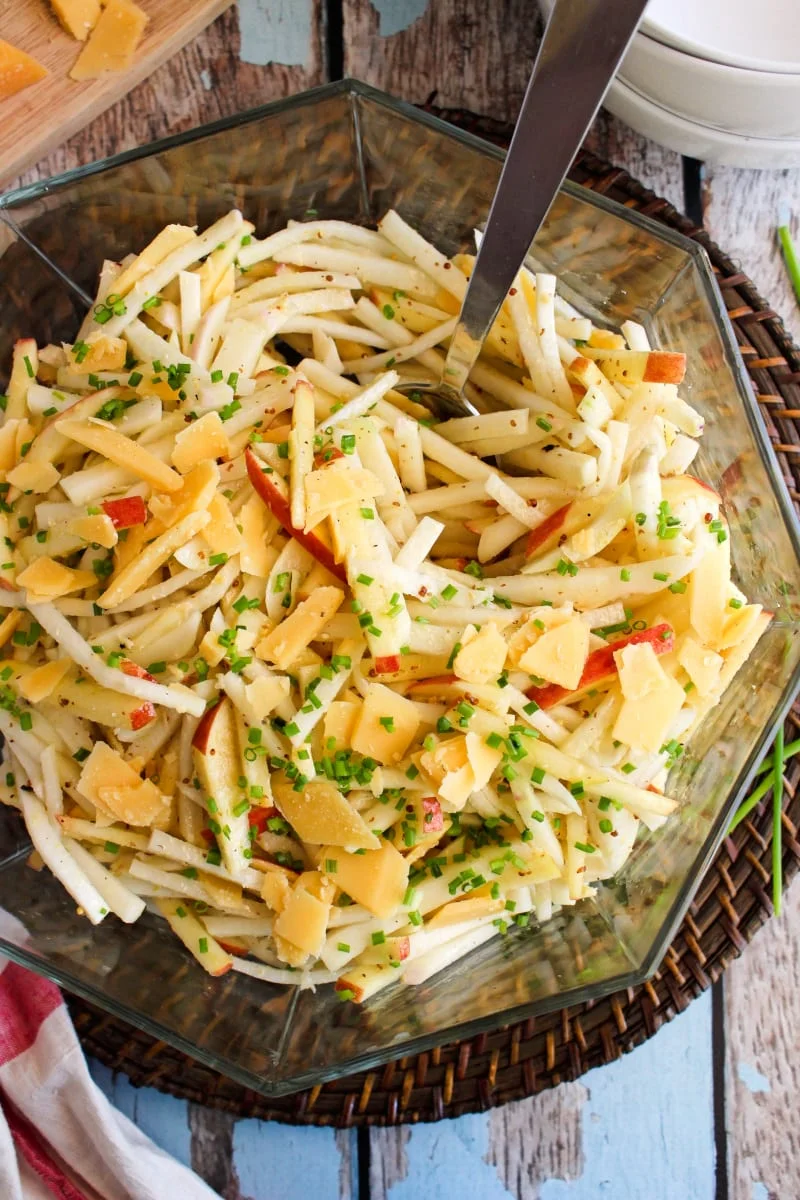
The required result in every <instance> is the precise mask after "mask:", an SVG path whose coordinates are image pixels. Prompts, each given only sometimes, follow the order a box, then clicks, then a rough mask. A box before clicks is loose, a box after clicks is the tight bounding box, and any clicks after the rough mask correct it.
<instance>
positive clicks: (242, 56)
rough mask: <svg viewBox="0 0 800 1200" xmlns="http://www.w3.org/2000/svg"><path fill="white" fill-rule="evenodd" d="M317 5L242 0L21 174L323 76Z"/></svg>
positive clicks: (98, 154) (42, 173) (59, 166)
mask: <svg viewBox="0 0 800 1200" xmlns="http://www.w3.org/2000/svg"><path fill="white" fill-rule="evenodd" d="M239 9H241V14H240V12H239ZM322 12H323V0H302V3H300V4H298V5H297V6H295V4H294V3H292V4H291V5H290V4H289V0H285V2H281V0H243V3H242V4H241V5H240V6H234V7H233V8H230V9H229V10H228V11H227V12H226V13H223V15H222V16H221V17H219V19H218V20H216V21H215V22H214V24H213V25H210V26H209V28H208V29H207V30H206V31H205V32H204V33H203V34H202V35H201V36H200V37H198V38H195V40H194V41H193V42H191V43H190V44H189V45H188V46H186V47H185V48H184V49H183V50H182V51H181V52H180V53H179V54H176V55H175V57H174V58H173V59H171V60H170V62H168V63H166V64H165V65H164V66H163V67H161V68H159V70H158V71H156V72H155V73H154V74H153V75H151V76H150V78H149V79H146V80H145V81H144V83H141V84H139V86H138V87H137V88H135V89H134V90H133V91H132V92H130V93H129V95H128V96H126V97H125V99H124V100H121V101H119V103H117V104H115V105H113V106H112V107H111V108H109V109H108V110H107V112H105V113H103V115H102V116H100V117H98V118H97V120H95V121H92V123H91V124H90V125H87V127H86V128H85V129H83V130H82V131H81V132H80V133H78V134H76V135H75V136H74V137H72V138H70V139H69V141H68V142H66V143H65V144H64V145H63V146H60V147H59V148H58V149H57V150H54V151H53V152H52V154H49V155H48V156H47V158H45V159H42V160H41V162H39V163H37V164H36V166H35V167H33V168H31V170H30V171H28V172H27V173H26V175H25V176H23V179H22V180H21V182H26V183H27V182H31V181H32V180H34V179H41V178H46V177H47V176H48V175H53V174H56V173H58V172H59V171H64V170H67V169H69V168H71V167H76V166H80V165H82V164H83V163H88V162H92V161H94V160H95V159H98V158H104V157H105V156H106V155H108V154H115V153H117V152H118V151H120V150H127V149H129V148H130V147H131V146H138V145H141V144H142V143H144V142H149V141H152V140H153V139H154V138H160V137H165V136H166V135H167V134H172V133H178V132H180V131H181V130H183V129H191V128H192V127H193V126H195V125H202V124H203V123H204V122H206V121H213V120H216V119H217V118H219V117H225V116H229V115H230V114H231V113H235V112H241V111H243V110H244V109H247V108H252V107H253V106H254V105H257V104H264V103H266V102H267V101H268V100H275V99H278V98H279V97H281V96H288V95H291V94H292V93H294V92H299V91H302V90H303V89H304V88H307V87H312V86H314V85H315V84H318V83H321V82H323V80H324V79H325V70H326V68H325V49H324V37H323V15H322ZM290 16H291V17H292V19H293V22H294V23H293V24H289V23H288V18H289V17H290ZM301 18H302V19H301ZM240 23H241V35H240ZM270 47H271V48H272V49H271V50H270ZM270 54H271V58H267V57H266V56H267V55H270ZM281 56H283V57H281ZM284 59H285V60H288V61H287V62H286V63H284V61H283V60H284Z"/></svg>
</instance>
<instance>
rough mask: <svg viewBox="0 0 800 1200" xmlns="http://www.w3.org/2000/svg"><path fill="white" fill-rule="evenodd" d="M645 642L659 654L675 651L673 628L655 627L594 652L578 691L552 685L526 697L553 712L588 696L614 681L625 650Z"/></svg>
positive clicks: (637, 631)
mask: <svg viewBox="0 0 800 1200" xmlns="http://www.w3.org/2000/svg"><path fill="white" fill-rule="evenodd" d="M642 642H646V643H648V644H649V645H651V646H652V647H653V650H654V652H655V653H656V654H669V652H670V651H671V650H674V649H675V633H674V631H673V629H672V626H671V625H667V624H666V623H665V624H663V625H654V626H653V627H652V629H639V630H636V632H635V633H631V634H629V635H628V636H627V637H623V638H620V639H619V641H616V642H609V644H608V645H607V646H602V647H601V648H600V649H599V650H594V651H592V653H591V654H590V655H589V657H588V658H587V660H586V665H585V666H584V668H583V674H582V675H581V678H580V683H579V684H578V687H577V688H576V689H575V690H574V691H572V692H570V691H569V690H568V689H567V688H563V687H560V686H559V685H558V684H557V683H548V684H545V685H544V686H543V687H531V688H528V690H527V692H526V693H525V694H526V695H527V697H528V699H529V700H535V702H536V703H537V704H538V705H539V708H553V706H554V705H556V704H561V703H563V702H564V701H569V700H571V699H573V698H574V697H575V696H577V695H579V694H580V693H581V692H585V691H586V689H587V688H590V687H594V686H595V684H598V683H602V682H603V681H604V680H606V679H611V678H613V676H614V675H616V674H617V664H616V662H615V661H614V655H615V654H616V653H617V651H618V650H622V649H623V648H624V647H625V646H636V645H639V644H640V643H642Z"/></svg>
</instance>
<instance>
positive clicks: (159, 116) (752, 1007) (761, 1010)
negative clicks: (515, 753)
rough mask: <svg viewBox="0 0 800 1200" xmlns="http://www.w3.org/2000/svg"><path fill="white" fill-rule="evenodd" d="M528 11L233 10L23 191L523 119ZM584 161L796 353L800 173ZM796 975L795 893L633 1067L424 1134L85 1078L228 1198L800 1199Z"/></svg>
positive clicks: (104, 1077) (265, 1)
mask: <svg viewBox="0 0 800 1200" xmlns="http://www.w3.org/2000/svg"><path fill="white" fill-rule="evenodd" d="M535 10H536V6H535V5H534V4H531V3H530V0H493V2H490V3H487V2H486V0H372V2H370V0H240V2H239V4H238V6H235V7H233V8H231V9H230V10H229V11H228V12H227V13H226V14H225V15H224V16H222V17H220V18H219V19H218V20H217V21H216V23H215V24H214V25H212V26H211V27H210V28H209V29H208V30H207V31H206V33H204V34H203V35H201V36H200V37H198V38H197V39H196V40H195V41H194V42H192V43H191V44H190V45H189V46H187V47H186V48H185V49H184V51H183V52H182V53H181V54H180V55H178V56H177V57H176V58H175V59H174V60H173V61H172V62H171V63H169V64H168V65H166V66H164V67H162V68H161V69H160V70H159V71H157V72H156V74H155V75H153V76H151V78H150V79H148V80H147V81H145V82H144V83H142V84H140V85H139V87H138V88H137V89H136V90H135V91H134V92H132V93H131V94H130V95H129V96H128V97H127V99H125V100H124V101H122V102H120V103H119V104H117V105H116V106H115V107H114V108H112V109H111V110H109V111H108V112H107V113H106V114H105V115H104V116H102V117H100V118H98V119H97V120H96V121H95V122H94V123H93V124H92V125H90V126H89V127H88V128H87V129H85V130H84V131H83V132H82V133H80V134H79V135H77V136H76V137H74V138H72V140H71V141H70V142H68V143H67V144H66V145H65V146H63V147H61V148H59V149H58V150H57V151H55V152H54V153H53V154H51V155H50V157H49V158H48V159H47V160H45V161H44V162H42V163H40V164H39V165H38V166H37V167H36V168H35V169H34V170H32V171H30V172H29V173H28V175H27V176H26V178H28V179H33V178H37V177H39V176H42V175H50V174H53V173H54V172H57V171H60V170H63V169H65V168H67V167H72V166H75V165H77V164H79V163H84V162H89V161H91V160H92V159H95V158H98V157H102V156H103V155H105V154H108V153H111V152H114V151H116V150H120V149H123V148H126V147H129V146H134V145H137V144H140V143H143V142H147V141H149V140H151V139H153V138H156V137H161V136H163V135H164V134H166V133H167V132H170V133H172V132H176V131H178V130H180V129H185V128H189V127H191V126H193V125H196V124H199V123H201V122H204V121H208V120H212V119H214V118H216V117H220V116H225V115H228V114H230V113H233V112H236V111H238V110H241V109H245V108H248V107H251V106H253V105H255V104H258V103H262V102H264V101H266V100H269V99H273V98H277V97H279V96H284V95H289V94H291V93H293V92H297V91H300V90H301V89H303V88H306V87H310V86H312V85H314V84H317V83H321V82H323V81H325V80H327V79H335V78H338V77H340V76H341V75H342V74H346V75H352V76H356V77H359V78H361V79H365V80H367V81H368V82H370V83H372V84H375V85H376V86H378V87H381V88H384V89H386V90H387V91H390V92H393V93H395V94H396V95H399V96H402V97H404V98H405V99H408V100H411V101H415V102H421V101H425V100H427V99H429V98H431V97H432V96H433V97H434V98H435V102H436V103H438V104H440V105H442V106H445V107H451V106H452V107H464V108H469V109H472V110H474V111H475V112H480V113H486V114H490V115H492V116H494V117H497V118H500V119H513V117H514V116H515V115H516V111H517V108H518V105H519V102H520V99H521V96H522V90H523V88H524V85H525V81H526V77H527V73H528V70H529V65H530V62H531V60H532V57H533V53H534V50H535V46H536V39H537V21H536V18H535ZM591 145H592V148H593V149H595V150H596V151H597V152H598V153H599V154H602V155H604V156H605V157H607V158H609V159H611V160H612V161H613V162H615V163H618V164H620V165H621V166H624V167H626V168H627V169H628V170H630V171H631V172H632V173H633V174H634V175H636V176H637V177H638V178H639V179H640V180H642V181H643V182H645V183H646V184H648V185H649V186H650V187H652V188H654V189H655V190H656V191H657V192H660V193H661V194H662V195H664V196H667V197H668V198H669V199H670V200H671V201H672V202H673V203H674V204H676V205H677V206H678V207H679V208H682V209H683V210H684V211H687V212H688V213H689V214H690V215H691V216H692V217H693V219H695V220H697V221H700V220H702V222H703V223H704V224H705V226H706V228H707V229H708V231H709V232H710V234H711V236H712V237H714V238H715V239H716V240H717V241H718V242H720V244H721V245H722V246H723V247H724V248H725V249H726V250H727V251H728V252H729V253H731V254H732V256H733V257H735V258H737V259H738V260H739V261H740V262H741V264H742V267H743V269H744V270H745V271H747V272H748V274H749V275H750V276H751V277H752V278H753V279H754V280H755V282H756V284H757V286H758V287H759V289H760V290H761V292H762V294H763V295H766V296H767V297H768V298H769V300H770V302H771V303H772V305H773V306H774V307H775V308H776V309H777V310H778V311H779V312H780V313H782V315H783V316H784V318H785V320H786V322H787V325H788V327H789V328H790V329H791V330H792V331H793V332H794V334H795V336H796V337H798V338H800V312H798V308H797V305H796V302H795V300H794V298H793V296H792V293H791V290H790V288H789V286H788V284H787V282H786V279H785V277H784V273H783V268H782V266H781V263H780V260H779V256H778V252H777V250H776V246H775V237H774V227H775V223H776V222H775V218H776V214H777V211H778V207H779V204H784V205H787V206H788V207H789V208H790V209H792V210H793V213H794V218H795V222H797V218H798V217H800V170H794V171H787V170H783V171H762V172H756V171H744V170H735V169H732V168H727V167H725V168H718V167H714V166H711V165H701V164H698V163H695V162H693V161H690V160H683V159H681V157H680V155H678V154H675V153H673V152H672V151H669V150H665V149H663V148H662V147H660V146H657V145H656V144H654V143H653V142H649V141H647V140H646V139H644V138H642V137H640V136H639V135H638V134H636V133H634V132H633V131H632V130H631V129H629V128H627V127H626V126H624V125H623V124H622V123H621V122H619V121H617V120H615V119H614V118H613V117H611V116H609V115H607V114H602V115H601V116H600V117H599V118H598V120H597V122H596V124H595V127H594V129H593V131H592V135H591ZM795 233H796V234H798V233H800V230H798V228H797V226H796V228H795ZM798 976H800V883H798V884H796V885H795V887H794V889H793V890H792V891H791V892H790V893H789V895H788V897H787V900H786V903H785V906H784V914H783V916H782V917H781V919H780V920H779V921H771V922H769V924H768V925H767V927H766V928H765V929H764V930H763V931H762V932H761V933H760V934H759V935H758V937H757V938H756V940H755V942H754V944H753V945H752V946H751V947H750V948H749V949H748V951H747V952H746V954H745V955H744V957H743V958H742V959H740V960H739V961H738V962H736V963H735V964H734V965H733V966H732V967H731V969H730V970H729V971H728V972H727V973H726V974H725V976H724V979H723V980H722V982H721V983H720V984H719V985H717V987H715V988H714V990H713V992H711V993H706V994H705V995H704V996H703V997H702V998H701V999H699V1000H697V1001H696V1002H695V1003H693V1004H692V1005H691V1006H690V1007H689V1009H688V1010H687V1011H686V1012H685V1013H684V1014H683V1015H682V1016H679V1017H677V1018H676V1020H674V1021H673V1022H672V1023H671V1024H670V1025H668V1026H666V1027H665V1028H663V1029H662V1030H661V1031H660V1032H659V1034H658V1036H657V1037H655V1038H653V1039H651V1040H650V1041H649V1042H647V1043H646V1044H645V1045H643V1046H641V1047H640V1048H639V1049H638V1050H635V1051H634V1052H633V1053H632V1054H630V1055H628V1056H627V1057H625V1058H624V1059H622V1060H621V1061H619V1062H616V1063H614V1064H612V1065H611V1066H607V1067H603V1068H602V1069H599V1070H596V1071H593V1072H591V1073H590V1074H589V1075H586V1076H585V1077H584V1078H583V1079H582V1080H580V1081H579V1082H577V1083H572V1084H565V1085H562V1086H561V1087H559V1088H557V1089H556V1090H554V1091H549V1092H545V1093H543V1094H541V1095H540V1096H538V1097H536V1098H535V1099H533V1100H530V1101H522V1102H519V1103H516V1104H511V1105H508V1106H506V1107H505V1108H500V1109H497V1110H496V1111H494V1112H491V1113H489V1114H485V1115H479V1116H472V1117H463V1118H461V1119H460V1120H457V1121H444V1122H440V1123H439V1124H435V1125H428V1126H416V1127H408V1128H400V1129H392V1130H375V1131H372V1132H367V1131H364V1132H359V1133H355V1132H341V1133H334V1132H333V1131H331V1130H317V1129H293V1128H289V1127H286V1126H281V1125H275V1124H268V1123H262V1122H258V1121H234V1120H233V1119H232V1118H231V1117H229V1116H227V1115H225V1114H222V1113H217V1112H213V1111H211V1110H208V1109H204V1108H202V1107H201V1106H198V1105H195V1104H186V1103H184V1102H182V1101H178V1100H174V1099H172V1098H171V1097H168V1096H163V1095H161V1094H160V1093H158V1092H155V1091H150V1090H136V1089H134V1088H133V1087H132V1086H131V1085H130V1084H129V1083H128V1082H127V1080H125V1079H124V1078H117V1079H112V1078H111V1077H110V1075H109V1073H108V1072H107V1071H106V1070H105V1069H104V1068H102V1067H100V1066H99V1065H97V1064H95V1066H94V1073H95V1078H96V1079H97V1080H98V1082H99V1083H100V1085H101V1086H102V1087H103V1089H104V1090H105V1091H106V1092H107V1093H108V1094H109V1095H110V1096H111V1097H112V1098H113V1100H114V1101H115V1102H116V1103H117V1104H118V1105H119V1107H120V1108H122V1109H123V1111H125V1112H126V1113H127V1114H128V1115H129V1116H130V1117H132V1118H133V1120H134V1121H135V1122H136V1123H137V1124H138V1125H139V1126H140V1127H141V1128H142V1129H143V1130H144V1131H145V1132H146V1133H148V1134H149V1135H150V1136H151V1137H153V1138H154V1139H155V1141H156V1142H158V1143H159V1144H160V1145H162V1146H163V1147H164V1148H165V1149H167V1150H168V1151H170V1152H171V1153H173V1154H175V1155H176V1156H177V1157H178V1158H179V1159H182V1160H183V1161H184V1162H187V1163H191V1164H192V1165H193V1166H194V1168H195V1169H196V1170H197V1171H198V1172H199V1173H200V1174H201V1175H202V1176H203V1177H204V1178H205V1179H206V1180H207V1181H208V1183H209V1184H210V1185H211V1186H212V1187H213V1188H214V1189H216V1191H218V1192H219V1193H220V1195H222V1196H224V1197H225V1198H226V1200H282V1198H283V1197H289V1196H295V1195H304V1196H313V1197H315V1200H335V1198H336V1197H339V1198H340V1200H367V1198H372V1200H384V1198H389V1200H410V1198H412V1197H413V1200H428V1197H436V1198H437V1200H456V1197H458V1198H459V1200H462V1198H463V1197H464V1196H467V1195H469V1196H470V1197H476V1198H480V1200H500V1198H505V1197H516V1198H517V1200H537V1198H540V1200H596V1198H597V1197H602V1196H613V1197H614V1198H615V1200H712V1198H714V1200H725V1198H726V1197H732V1198H733V1200H768V1198H769V1200H774V1198H779V1200H795V1198H796V1197H798V1196H800V1154H798V1134H797V1119H796V1108H795V1102H796V1097H797V1088H798V1077H799V1076H800V1055H799V1054H798V1050H799V1049H800V1047H799V1046H798V1033H797V1030H798V1024H797V1023H796V1016H795V1008H796V997H797V995H798V983H800V979H799V978H798ZM153 1200H161V1197H155V1196H154V1197H153ZM170 1200H173V1198H170ZM174 1200H177V1198H174Z"/></svg>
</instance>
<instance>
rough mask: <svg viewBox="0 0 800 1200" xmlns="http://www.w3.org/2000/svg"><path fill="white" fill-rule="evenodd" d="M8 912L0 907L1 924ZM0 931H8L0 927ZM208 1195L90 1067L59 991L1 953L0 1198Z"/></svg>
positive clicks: (107, 1199)
mask: <svg viewBox="0 0 800 1200" xmlns="http://www.w3.org/2000/svg"><path fill="white" fill-rule="evenodd" d="M9 921H11V922H13V924H15V925H16V924H17V922H15V921H14V918H9V916H8V914H7V913H3V914H2V923H1V924H2V926H7V924H8V923H9ZM0 932H6V930H5V929H4V928H2V927H0ZM53 1197H57V1198H58V1200H214V1197H217V1193H216V1192H213V1191H212V1190H211V1189H210V1188H209V1187H207V1186H206V1184H205V1183H203V1181H202V1180H201V1179H200V1178H199V1176H197V1175H195V1174H194V1172H192V1171H190V1170H189V1169H188V1168H187V1167H184V1166H182V1165H181V1164H180V1163H179V1162H177V1161H176V1160H175V1159H174V1158H171V1157H170V1155H168V1154H166V1153H165V1152H164V1151H163V1150H160V1149H159V1147H158V1146H156V1145H155V1143H154V1142H152V1141H151V1140H150V1139H149V1138H147V1137H145V1135H144V1134H143V1133H142V1132H141V1131H140V1130H139V1129H137V1128H136V1126H135V1125H134V1124H133V1122H132V1121H129V1120H128V1118H127V1117H126V1116H124V1115H123V1114H122V1113H121V1112H119V1111H118V1110H117V1109H116V1108H114V1106H113V1105H112V1104H111V1103H110V1102H109V1101H108V1100H107V1099H106V1097H105V1096H104V1095H103V1093H102V1092H101V1091H100V1089H99V1088H98V1087H97V1085H96V1083H95V1082H94V1081H93V1079H92V1078H91V1076H90V1074H89V1070H88V1068H87V1065H86V1059H85V1058H84V1056H83V1051H82V1050H81V1047H80V1045H79V1043H78V1039H77V1037H76V1036H75V1030H74V1028H73V1025H72V1021H71V1020H70V1017H69V1013H68V1012H67V1009H66V1006H65V1004H64V1000H63V998H62V996H61V992H60V991H59V990H58V988H57V987H56V986H55V984H52V983H50V982H49V981H48V980H46V979H41V978H40V977H39V976H38V975H34V974H33V973H32V972H30V971H26V970H25V969H24V968H23V967H19V966H17V964H16V963H12V962H10V961H9V960H8V959H7V958H5V957H4V956H2V955H0V1198H2V1200H53Z"/></svg>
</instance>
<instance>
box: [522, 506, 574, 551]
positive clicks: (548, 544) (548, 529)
mask: <svg viewBox="0 0 800 1200" xmlns="http://www.w3.org/2000/svg"><path fill="white" fill-rule="evenodd" d="M571 508H572V501H570V503H569V504H565V505H563V507H561V508H557V509H556V511H555V512H554V513H551V514H550V516H549V517H546V518H545V520H544V521H542V523H541V525H537V526H536V528H535V529H532V530H531V531H530V533H529V534H528V540H527V542H526V543H525V557H526V558H533V556H534V554H541V553H542V552H543V551H545V550H551V549H552V547H553V545H554V544H555V541H556V539H557V538H558V537H559V535H560V534H561V532H562V531H563V529H564V525H565V523H566V520H567V516H568V514H569V510H570V509H571Z"/></svg>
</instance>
